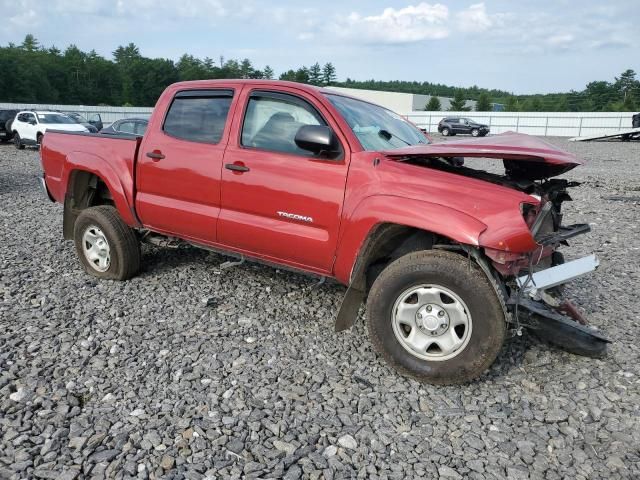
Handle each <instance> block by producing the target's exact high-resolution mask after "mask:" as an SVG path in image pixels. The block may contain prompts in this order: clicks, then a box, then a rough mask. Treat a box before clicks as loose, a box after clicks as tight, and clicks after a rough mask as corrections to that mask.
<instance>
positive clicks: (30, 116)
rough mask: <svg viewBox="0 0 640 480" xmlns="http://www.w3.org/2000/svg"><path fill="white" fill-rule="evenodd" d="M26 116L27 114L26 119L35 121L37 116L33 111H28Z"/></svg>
mask: <svg viewBox="0 0 640 480" xmlns="http://www.w3.org/2000/svg"><path fill="white" fill-rule="evenodd" d="M26 116H27V119H26V121H27V122H35V121H36V116H35V115H34V114H33V113H27V114H26Z"/></svg>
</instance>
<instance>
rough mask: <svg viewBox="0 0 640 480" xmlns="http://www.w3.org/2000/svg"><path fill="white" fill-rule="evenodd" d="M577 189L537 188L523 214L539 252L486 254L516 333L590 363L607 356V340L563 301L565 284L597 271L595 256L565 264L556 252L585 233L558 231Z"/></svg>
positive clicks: (555, 183) (555, 184) (560, 185)
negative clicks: (526, 332)
mask: <svg viewBox="0 0 640 480" xmlns="http://www.w3.org/2000/svg"><path fill="white" fill-rule="evenodd" d="M577 185H579V184H578V183H577V182H568V181H567V180H559V179H553V180H547V181H544V182H541V183H536V184H535V194H534V196H535V197H536V198H539V199H540V202H539V203H538V205H534V204H530V205H529V204H525V205H524V207H523V209H522V214H523V216H524V218H525V222H526V223H527V225H528V227H529V229H530V233H531V236H532V238H533V240H534V241H535V243H536V245H537V248H535V249H534V250H533V251H530V252H528V253H510V252H505V251H500V250H492V249H485V254H486V255H487V257H489V259H490V260H491V263H492V266H493V268H494V269H495V271H496V272H498V273H499V277H500V280H501V281H502V282H503V283H504V286H505V287H506V288H505V290H506V291H507V292H508V298H507V308H508V310H509V313H510V314H511V315H510V316H511V322H512V324H513V327H514V330H515V332H517V333H518V334H520V332H521V330H522V328H527V329H529V330H531V331H533V332H534V333H536V334H537V335H538V336H539V337H540V338H542V339H544V340H546V341H548V342H549V343H552V344H554V345H556V346H558V347H560V348H562V349H564V350H566V351H569V352H571V353H575V354H578V355H585V356H590V357H602V356H604V355H605V354H606V352H607V345H608V344H609V343H610V340H609V339H607V338H606V337H605V336H604V335H603V334H602V333H601V332H599V331H598V330H597V329H596V328H595V327H592V326H589V325H588V322H587V320H586V319H585V317H584V316H583V315H582V313H581V312H580V311H579V310H578V309H577V308H576V307H575V305H574V304H573V303H572V302H571V301H570V300H569V299H567V298H566V297H565V296H564V286H565V284H567V283H568V282H570V281H572V280H574V279H576V278H578V277H580V276H582V275H586V274H588V273H590V272H593V271H594V270H595V269H596V268H597V267H598V265H599V261H598V259H597V257H596V256H595V255H588V256H586V257H583V258H579V259H577V260H572V261H569V262H565V261H564V256H563V255H562V253H560V252H559V251H558V249H559V247H561V246H568V240H569V239H571V238H574V237H576V236H578V235H582V234H584V233H588V232H589V231H590V230H591V228H590V227H589V225H588V224H574V225H567V226H565V225H562V202H564V201H567V200H571V197H570V196H569V194H568V192H567V190H566V189H567V188H568V187H574V186H577Z"/></svg>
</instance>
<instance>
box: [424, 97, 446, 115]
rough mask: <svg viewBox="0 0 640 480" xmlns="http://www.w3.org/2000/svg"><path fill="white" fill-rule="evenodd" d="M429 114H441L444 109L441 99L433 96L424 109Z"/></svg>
mask: <svg viewBox="0 0 640 480" xmlns="http://www.w3.org/2000/svg"><path fill="white" fill-rule="evenodd" d="M424 109H425V110H427V111H428V112H439V111H440V110H441V109H442V105H441V104H440V99H439V98H438V97H436V96H432V97H431V98H430V99H429V101H428V102H427V105H426V106H425V107H424Z"/></svg>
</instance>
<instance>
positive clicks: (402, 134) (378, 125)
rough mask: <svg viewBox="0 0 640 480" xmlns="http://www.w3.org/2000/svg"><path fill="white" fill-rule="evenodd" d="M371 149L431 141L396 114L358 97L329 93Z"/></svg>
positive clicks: (330, 98)
mask: <svg viewBox="0 0 640 480" xmlns="http://www.w3.org/2000/svg"><path fill="white" fill-rule="evenodd" d="M327 98H328V99H329V101H330V102H331V103H332V104H333V106H334V107H336V108H337V109H338V111H339V112H340V113H341V114H342V116H343V117H344V119H345V120H346V121H347V123H348V124H349V126H350V127H351V130H353V133H355V134H356V137H358V140H360V143H361V144H362V148H364V149H365V150H368V151H375V150H389V149H393V148H401V147H406V146H407V145H418V144H420V143H429V140H428V139H427V137H426V136H425V135H424V134H423V133H422V132H421V131H420V130H419V129H418V128H416V127H415V126H414V125H412V124H411V123H409V122H407V121H406V120H405V119H404V118H402V117H401V116H400V115H398V114H397V113H394V112H392V111H391V110H387V109H386V108H383V107H379V106H378V105H373V104H371V103H367V102H363V101H361V100H356V99H355V98H349V97H342V96H340V95H331V94H327Z"/></svg>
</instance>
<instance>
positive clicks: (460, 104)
mask: <svg viewBox="0 0 640 480" xmlns="http://www.w3.org/2000/svg"><path fill="white" fill-rule="evenodd" d="M466 103H467V101H466V100H465V98H464V92H463V91H462V90H461V89H458V90H456V93H455V95H454V96H453V99H452V100H451V105H450V106H449V111H451V112H466V111H467V110H469V109H468V108H466V107H465V104H466Z"/></svg>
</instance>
